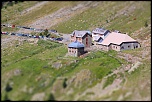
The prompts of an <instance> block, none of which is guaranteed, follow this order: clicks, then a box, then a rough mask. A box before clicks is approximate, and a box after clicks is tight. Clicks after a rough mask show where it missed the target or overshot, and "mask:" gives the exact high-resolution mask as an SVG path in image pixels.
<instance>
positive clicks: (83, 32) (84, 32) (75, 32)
mask: <svg viewBox="0 0 152 102" xmlns="http://www.w3.org/2000/svg"><path fill="white" fill-rule="evenodd" d="M86 33H88V34H90V35H91V32H90V31H88V30H82V31H78V30H74V31H73V32H72V34H71V36H73V35H74V34H75V35H76V37H83V36H84V35H85V34H86Z"/></svg>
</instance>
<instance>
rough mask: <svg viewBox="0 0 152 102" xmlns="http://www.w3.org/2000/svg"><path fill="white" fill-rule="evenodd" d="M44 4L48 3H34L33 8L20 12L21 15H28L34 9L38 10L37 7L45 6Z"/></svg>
mask: <svg viewBox="0 0 152 102" xmlns="http://www.w3.org/2000/svg"><path fill="white" fill-rule="evenodd" d="M46 3H48V1H42V2H38V3H36V4H35V5H34V6H32V7H30V8H27V9H25V10H23V11H22V12H21V15H23V14H26V13H29V12H30V11H32V10H34V9H36V8H38V7H40V6H42V5H44V4H46Z"/></svg>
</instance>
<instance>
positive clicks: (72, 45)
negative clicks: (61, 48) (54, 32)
mask: <svg viewBox="0 0 152 102" xmlns="http://www.w3.org/2000/svg"><path fill="white" fill-rule="evenodd" d="M68 47H73V48H81V47H84V44H83V43H80V42H78V41H75V42H72V43H70V44H69V45H68Z"/></svg>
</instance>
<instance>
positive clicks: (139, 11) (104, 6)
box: [51, 1, 151, 34]
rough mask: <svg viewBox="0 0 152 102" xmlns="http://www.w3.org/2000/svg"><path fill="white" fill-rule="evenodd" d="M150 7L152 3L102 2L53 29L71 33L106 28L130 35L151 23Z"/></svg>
mask: <svg viewBox="0 0 152 102" xmlns="http://www.w3.org/2000/svg"><path fill="white" fill-rule="evenodd" d="M150 6H151V5H150V2H147V1H138V2H136V1H134V2H133V1H125V2H122V1H118V2H111V1H109V2H102V1H101V2H100V4H99V5H98V6H95V7H93V8H90V9H88V10H86V11H84V12H82V13H81V14H79V15H77V16H75V17H73V18H71V19H69V20H68V21H66V22H63V23H60V24H58V25H56V26H54V27H51V28H54V29H57V30H58V31H59V32H63V33H71V32H72V31H74V30H75V29H77V30H87V29H88V30H93V29H94V28H96V27H105V28H106V29H109V30H112V29H114V30H115V29H116V30H119V31H121V32H124V33H129V34H130V33H132V32H134V31H136V30H138V29H140V28H141V27H143V26H144V25H145V22H146V21H147V23H148V24H150V23H151V21H150V20H151V18H150V15H151V13H150Z"/></svg>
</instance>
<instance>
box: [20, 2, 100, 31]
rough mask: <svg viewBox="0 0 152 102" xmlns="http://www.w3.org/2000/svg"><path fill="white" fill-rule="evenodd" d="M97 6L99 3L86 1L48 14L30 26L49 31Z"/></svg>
mask: <svg viewBox="0 0 152 102" xmlns="http://www.w3.org/2000/svg"><path fill="white" fill-rule="evenodd" d="M92 3H93V4H96V5H98V2H92V1H84V2H81V3H80V4H78V5H76V6H73V7H64V8H61V9H59V10H58V11H56V12H54V13H51V14H48V15H47V16H44V17H41V18H40V19H38V20H37V21H35V22H33V23H31V24H30V25H28V26H31V27H33V28H37V29H48V28H50V27H51V26H54V25H56V24H58V23H61V22H64V21H67V20H69V19H70V18H71V17H73V16H75V15H77V14H79V13H82V12H83V11H85V10H87V9H88V8H90V7H93V6H94V5H92ZM18 32H26V33H27V32H28V33H30V32H32V31H30V30H27V29H20V30H19V31H18Z"/></svg>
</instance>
